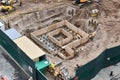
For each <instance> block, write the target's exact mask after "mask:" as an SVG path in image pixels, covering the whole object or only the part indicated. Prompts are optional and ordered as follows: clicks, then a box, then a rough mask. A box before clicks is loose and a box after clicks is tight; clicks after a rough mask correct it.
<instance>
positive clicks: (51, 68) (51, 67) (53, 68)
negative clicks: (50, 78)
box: [49, 63, 55, 72]
mask: <svg viewBox="0 0 120 80" xmlns="http://www.w3.org/2000/svg"><path fill="white" fill-rule="evenodd" d="M49 68H50V72H53V71H54V70H55V63H51V64H50V67H49Z"/></svg>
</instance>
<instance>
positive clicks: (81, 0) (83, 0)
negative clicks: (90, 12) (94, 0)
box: [80, 0, 88, 2]
mask: <svg viewBox="0 0 120 80" xmlns="http://www.w3.org/2000/svg"><path fill="white" fill-rule="evenodd" d="M87 1H88V0H80V2H87Z"/></svg>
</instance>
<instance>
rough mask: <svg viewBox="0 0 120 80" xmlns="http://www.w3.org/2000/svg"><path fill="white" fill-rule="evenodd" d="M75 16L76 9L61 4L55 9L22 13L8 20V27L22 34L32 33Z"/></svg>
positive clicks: (49, 8)
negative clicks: (27, 31)
mask: <svg viewBox="0 0 120 80" xmlns="http://www.w3.org/2000/svg"><path fill="white" fill-rule="evenodd" d="M71 12H72V14H71ZM75 14H76V7H73V6H71V5H67V4H62V5H57V6H56V7H48V8H45V9H42V10H37V11H33V12H29V13H22V14H20V15H19V16H15V17H14V18H12V19H10V20H9V21H10V23H12V24H10V26H13V27H14V28H16V29H17V30H18V31H19V32H21V33H22V34H24V33H25V32H26V30H28V29H29V31H31V32H32V31H34V30H37V29H41V28H43V27H46V26H48V25H50V24H52V23H56V22H59V21H62V20H66V19H70V18H71V17H72V16H73V15H75Z"/></svg>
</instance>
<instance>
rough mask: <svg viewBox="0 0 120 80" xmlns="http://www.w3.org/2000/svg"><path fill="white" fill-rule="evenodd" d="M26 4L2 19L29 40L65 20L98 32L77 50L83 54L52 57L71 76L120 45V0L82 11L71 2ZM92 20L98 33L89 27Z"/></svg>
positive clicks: (84, 29)
mask: <svg viewBox="0 0 120 80" xmlns="http://www.w3.org/2000/svg"><path fill="white" fill-rule="evenodd" d="M24 2H25V3H24V5H23V6H22V7H18V6H17V8H18V10H16V11H15V12H12V13H11V14H9V15H4V17H3V16H2V19H3V20H5V21H6V22H7V21H9V24H10V26H11V27H14V28H15V29H17V31H18V32H20V33H21V34H22V35H27V36H28V37H29V35H28V33H31V32H33V31H35V30H38V29H41V28H43V27H46V26H48V25H50V24H54V23H56V22H59V21H62V20H68V21H69V22H70V23H72V24H74V25H75V26H76V27H78V28H80V29H82V30H83V31H85V32H87V33H91V32H94V31H96V35H95V36H94V38H93V39H91V40H89V41H88V42H87V43H86V44H84V45H81V46H79V47H78V48H77V49H78V50H79V52H78V54H77V56H75V57H74V58H73V59H70V60H62V59H60V58H58V57H57V56H53V55H50V54H48V59H49V60H50V61H51V62H56V61H57V62H59V61H62V64H63V66H64V67H66V68H67V69H68V72H69V75H70V76H74V75H75V68H74V67H75V66H76V64H79V65H84V64H86V63H88V62H89V61H90V60H92V59H94V58H96V57H97V56H98V55H99V54H100V53H101V52H102V51H103V50H105V49H106V48H110V47H114V46H118V45H119V44H120V1H119V0H100V3H93V4H91V5H88V6H85V7H83V8H81V9H80V8H79V7H78V6H74V5H72V1H70V0H65V2H61V3H57V2H53V3H49V4H46V3H45V2H44V1H40V2H39V3H37V4H35V3H32V1H30V0H26V1H24ZM92 9H98V10H99V15H98V17H91V15H90V13H91V10H92ZM12 14H13V15H12ZM5 16H6V17H5ZM92 19H93V21H96V22H97V23H98V26H97V27H96V29H94V30H93V29H92V28H93V27H92V26H88V22H89V20H92ZM57 62H56V63H57Z"/></svg>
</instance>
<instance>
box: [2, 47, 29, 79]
mask: <svg viewBox="0 0 120 80" xmlns="http://www.w3.org/2000/svg"><path fill="white" fill-rule="evenodd" d="M1 75H3V76H4V77H6V78H7V80H28V78H29V77H28V76H27V75H26V74H25V73H24V72H23V71H22V70H21V69H20V68H19V67H18V65H17V64H16V63H15V62H14V61H13V60H12V58H11V57H10V56H9V55H8V54H7V52H6V51H4V50H3V49H2V48H1V47H0V76H1Z"/></svg>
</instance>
